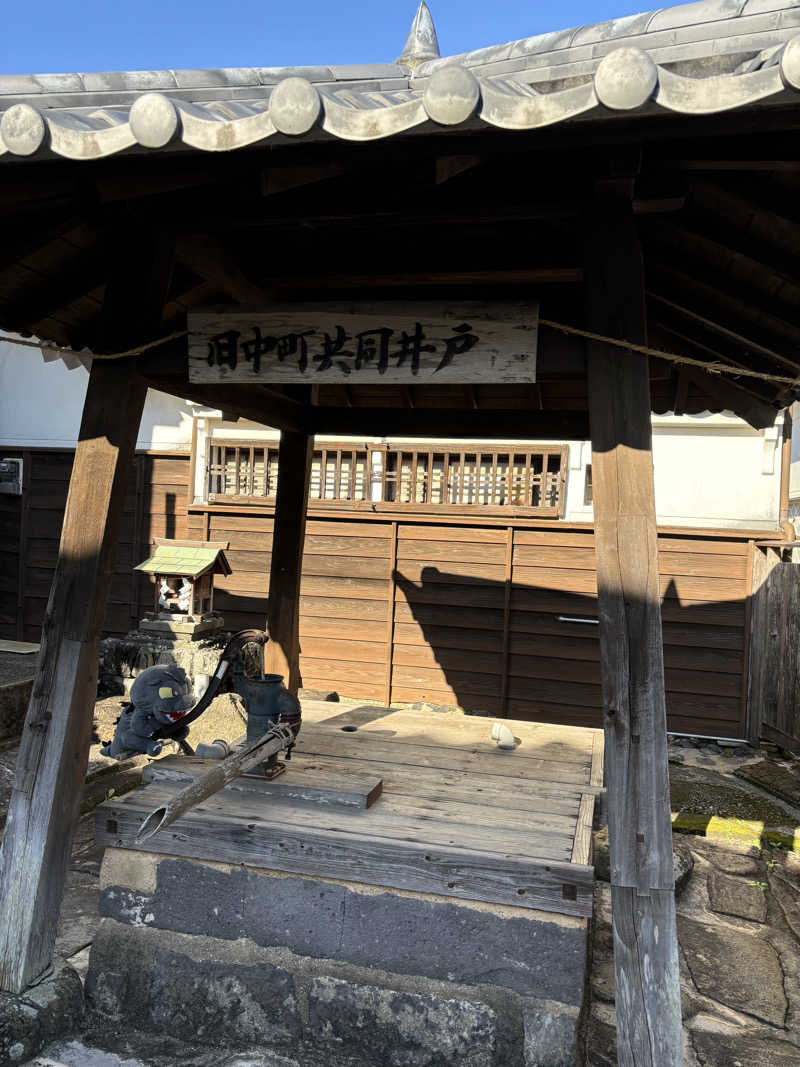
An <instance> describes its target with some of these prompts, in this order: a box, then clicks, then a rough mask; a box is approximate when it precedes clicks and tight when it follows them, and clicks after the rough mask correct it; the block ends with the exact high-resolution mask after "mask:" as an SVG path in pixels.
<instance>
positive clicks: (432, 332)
mask: <svg viewBox="0 0 800 1067" xmlns="http://www.w3.org/2000/svg"><path fill="white" fill-rule="evenodd" d="M538 317H539V316H538V306H537V305H535V304H533V305H531V304H527V305H525V307H524V308H516V307H515V308H507V307H502V308H501V307H494V308H493V307H492V305H476V306H474V307H472V308H470V307H469V306H467V305H461V306H460V307H458V308H452V309H451V308H444V307H443V306H442V305H438V306H435V305H426V304H416V305H399V306H398V305H396V304H393V305H387V310H386V312H385V313H383V312H382V310H381V307H380V305H378V306H375V305H372V306H370V309H369V312H367V313H362V312H361V311H359V312H355V313H354V312H353V311H352V310H351V309H350V308H348V306H347V305H344V306H343V307H342V309H341V310H337V308H335V307H334V308H331V306H330V305H327V306H326V307H325V308H316V309H315V308H314V307H313V306H309V305H305V306H303V307H299V306H298V305H295V306H294V307H292V308H291V310H287V309H271V310H269V311H244V310H239V309H237V310H236V311H231V310H230V309H229V308H226V309H224V310H222V309H220V310H205V311H195V312H190V313H189V316H188V323H189V380H190V381H192V382H223V381H224V382H229V383H234V382H264V383H272V384H277V383H289V382H304V383H308V384H314V385H322V384H325V383H331V382H333V383H340V384H349V385H357V384H359V383H363V384H378V383H385V384H392V383H401V384H405V385H414V384H416V385H422V384H423V383H426V382H431V383H441V384H465V383H475V384H483V383H492V382H494V383H516V382H534V381H536V344H537V327H538Z"/></svg>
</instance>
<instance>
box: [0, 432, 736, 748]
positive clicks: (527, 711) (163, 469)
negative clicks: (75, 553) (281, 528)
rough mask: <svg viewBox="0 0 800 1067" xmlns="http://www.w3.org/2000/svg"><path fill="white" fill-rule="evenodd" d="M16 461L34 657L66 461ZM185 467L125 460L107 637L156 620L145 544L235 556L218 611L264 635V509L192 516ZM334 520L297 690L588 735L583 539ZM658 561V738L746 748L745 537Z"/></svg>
mask: <svg viewBox="0 0 800 1067" xmlns="http://www.w3.org/2000/svg"><path fill="white" fill-rule="evenodd" d="M4 454H8V455H14V454H20V453H18V452H17V453H15V452H14V451H13V450H8V449H7V450H5V451H4ZM28 459H29V462H28V463H27V464H26V472H25V477H26V483H27V488H26V491H25V495H24V496H23V498H22V500H21V501H20V499H19V498H9V499H11V500H13V501H15V502H16V504H15V505H12V509H9V510H8V511H5V512H4V511H2V510H0V523H3V524H4V525H3V527H2V528H3V531H4V532H3V545H4V547H6V546H8V560H9V562H8V563H7V565H6V566H5V568H4V570H3V581H2V583H1V584H0V596H2V599H0V616H1V617H2V618H0V623H1V624H2V630H0V633H2V635H3V636H6V637H16V638H19V639H24V640H32V641H36V640H38V639H39V630H40V626H41V621H42V618H43V615H44V609H45V605H46V602H47V596H48V593H49V588H50V581H51V577H52V571H53V567H54V564H55V559H56V553H57V550H58V541H59V536H60V527H61V518H62V513H63V507H64V501H65V499H66V486H67V479H68V477H69V471H70V467H71V463H72V453H71V452H46V451H33V452H32V453H30V454H29V455H28ZM189 467H190V464H189V457H188V456H185V455H175V454H170V455H139V456H138V457H137V460H136V469H135V470H134V471H132V477H131V485H130V489H129V493H128V501H127V505H126V515H125V524H124V528H123V537H122V543H121V545H120V548H119V551H118V554H117V559H116V562H115V569H114V582H113V587H112V593H111V598H110V601H109V605H108V612H107V616H106V628H107V630H108V631H109V632H112V633H124V632H125V631H127V630H129V629H131V628H132V627H134V626H135V625H136V623H137V621H138V619H139V618H140V617H141V615H142V613H143V612H144V611H145V610H147V609H149V607H150V605H151V592H150V588H149V585H148V580H147V578H146V577H144V576H136V577H133V576H132V574H131V567H132V566H133V565H134V564H135V563H137V562H139V561H140V560H142V559H144V558H145V556H146V555H147V553H148V549H149V546H150V541H151V538H152V537H156V536H160V537H192V538H197V539H202V538H206V539H212V540H226V541H230V544H231V549H230V553H229V558H230V562H231V565H232V567H233V574H232V575H231V576H230V577H229V578H220V579H218V581H217V592H216V597H215V603H216V606H217V607H218V608H219V610H220V611H221V612H222V613H223V614H224V616H225V618H226V622H227V624H228V625H229V626H231V627H235V628H239V627H245V626H258V627H261V626H263V625H264V621H265V618H266V610H267V594H268V588H267V583H268V575H269V561H270V549H271V542H272V510H271V506H270V503H269V501H268V500H267V501H263V502H260V503H253V502H252V501H251V502H249V503H240V502H238V501H237V502H231V503H222V502H218V503H214V504H203V505H190V504H188V482H189ZM425 469H426V470H427V469H428V468H425ZM340 470H341V468H340ZM254 478H255V472H254ZM344 480H345V479H344V475H342V482H341V484H344ZM421 482H422V480H421V479H420V484H421ZM238 484H240V483H238ZM427 484H428V485H430V481H428V483H427ZM0 499H2V498H0ZM356 503H357V502H356ZM331 505H332V502H331V501H322V500H318V501H315V502H314V503H313V504H312V506H311V509H310V512H309V521H308V526H307V536H306V545H305V562H304V568H303V585H302V590H301V593H302V600H301V608H302V615H301V624H300V627H301V628H300V636H301V645H302V657H301V670H302V675H303V684H304V685H305V686H306V687H308V688H321V689H322V688H324V689H335V690H337V691H338V692H340V693H342V694H343V695H350V696H354V697H358V698H361V699H365V700H370V701H378V702H381V703H383V702H385V701H387V700H394V701H404V702H405V701H409V702H413V701H422V700H424V701H429V702H432V703H435V704H458V705H460V706H462V707H464V708H468V709H470V710H482V711H486V712H488V713H489V714H493V715H497V714H501V713H504V714H506V715H509V716H513V717H517V718H523V719H537V720H542V721H548V722H556V723H569V724H586V725H597V724H598V723H599V709H600V704H601V701H600V672H599V648H598V641H597V626H596V624H595V622H594V620H595V619H596V617H597V608H596V603H597V602H596V576H595V566H594V538H593V533H592V528H591V526H587V525H580V526H578V525H575V526H571V525H568V524H564V523H561V522H555V521H553V520H552V519H550V520H548V519H541V518H537V517H533V516H530V515H529V516H528V517H525V516H519V515H516V514H514V513H513V512H511V513H509V512H502V513H501V509H500V508H499V507H498V508H497V509H496V510H495V511H493V512H492V511H491V510H489V511H488V514H487V512H485V511H483V510H481V512H480V514H478V513H476V510H475V509H474V508H472V507H471V506H470V509H469V513H467V514H463V513H462V514H446V513H440V512H435V513H433V514H424V513H423V512H421V511H418V510H417V509H416V508H415V507H414V506H413V505H412V507H411V509H408V508H404V507H403V506H399V507H397V508H394V509H393V508H392V507H391V501H387V502H385V503H384V504H383V508H382V509H381V510H376V511H372V510H371V509H370V510H368V511H363V510H360V509H359V508H358V507H351V508H350V509H349V510H348V509H347V508H345V507H343V506H342V502H341V501H340V502H339V503H338V504H337V503H333V506H331ZM417 506H419V505H417ZM13 507H16V509H17V511H16V513H14V512H13ZM15 531H16V532H15ZM659 548H660V553H661V555H660V565H661V591H662V598H663V601H662V611H663V619H664V654H665V661H666V681H667V707H668V713H669V726H670V729H671V730H672V731H674V732H678V733H697V734H708V735H712V736H719V737H743V736H745V732H746V729H747V727H746V712H747V707H746V703H747V702H746V692H747V677H748V670H747V663H748V655H747V646H748V607H747V605H748V597H749V592H750V588H751V586H750V576H751V573H752V554H753V545H752V539H751V538H748V536H747V534H745V533H738V532H731V531H724V530H722V531H716V532H709V531H705V532H702V531H688V530H677V529H671V530H662V531H661V536H660V542H659ZM20 561H22V562H21V563H20ZM6 572H7V573H6ZM18 604H19V609H18V608H17V605H18Z"/></svg>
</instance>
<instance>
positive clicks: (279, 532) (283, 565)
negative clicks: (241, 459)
mask: <svg viewBox="0 0 800 1067" xmlns="http://www.w3.org/2000/svg"><path fill="white" fill-rule="evenodd" d="M313 452H314V438H313V437H312V436H311V435H310V434H307V433H296V432H293V431H291V430H283V431H282V432H281V446H280V451H279V453H278V489H277V493H276V496H275V521H274V524H273V530H272V560H271V562H270V569H269V606H268V615H267V630H268V631H269V636H270V641H269V644H268V645H267V651H266V657H265V666H266V670H267V672H268V673H269V674H280V675H282V676H283V681H284V684H285V685H286V687H287V689H290V690H291V691H292V692H293V693H296V692H297V690H298V687H299V685H300V640H299V620H300V572H301V570H302V566H303V542H304V540H305V532H306V511H307V510H308V486H309V482H310V480H311V457H312V455H313Z"/></svg>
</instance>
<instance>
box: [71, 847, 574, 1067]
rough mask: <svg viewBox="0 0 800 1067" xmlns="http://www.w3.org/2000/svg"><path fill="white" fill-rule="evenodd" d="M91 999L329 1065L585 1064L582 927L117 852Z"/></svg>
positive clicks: (213, 1039) (107, 864)
mask: <svg viewBox="0 0 800 1067" xmlns="http://www.w3.org/2000/svg"><path fill="white" fill-rule="evenodd" d="M101 885H102V894H101V913H102V914H103V916H104V919H103V923H102V926H101V929H100V931H99V933H98V935H97V937H96V938H95V941H94V944H93V946H92V951H91V957H90V965H89V974H88V977H87V985H86V991H87V998H88V1004H89V1008H90V1010H91V1011H92V1013H93V1015H94V1017H95V1018H96V1019H102V1018H105V1019H106V1020H108V1022H109V1023H111V1022H112V1020H113V1021H119V1020H121V1019H123V1018H127V1019H130V1020H133V1019H135V1020H137V1025H138V1026H145V1027H148V1028H149V1027H153V1028H156V1029H163V1030H164V1031H165V1032H169V1033H171V1034H173V1035H175V1036H176V1037H185V1038H187V1039H191V1040H195V1041H203V1042H207V1043H209V1044H214V1043H228V1044H238V1045H240V1046H241V1045H247V1044H249V1045H253V1044H256V1045H259V1046H262V1047H267V1048H272V1049H275V1050H277V1051H279V1052H280V1051H282V1052H285V1053H286V1054H288V1055H292V1054H293V1053H297V1052H298V1051H300V1050H303V1049H309V1050H312V1049H313V1050H315V1053H316V1054H319V1053H320V1052H324V1053H325V1058H326V1062H327V1063H329V1064H330V1065H331V1067H336V1065H338V1064H342V1065H344V1064H347V1065H355V1067H368V1065H369V1067H374V1065H375V1064H379V1063H380V1064H386V1065H387V1067H390V1065H391V1067H401V1065H409V1067H415V1065H420V1067H449V1065H451V1064H452V1065H456V1064H457V1065H459V1067H500V1065H503V1067H567V1065H572V1064H575V1063H578V1062H580V1061H579V1052H578V1048H577V1045H578V1033H579V1017H580V1011H581V1004H582V1002H583V993H584V985H585V977H586V966H587V931H588V920H586V919H583V918H578V917H574V916H564V915H556V914H553V913H550V912H544V911H534V910H531V909H523V908H517V907H508V906H503V905H495V904H486V903H476V902H471V901H461V900H453V899H450V898H444V897H438V896H435V895H433V894H426V893H415V892H405V891H400V890H395V889H391V890H390V889H382V888H376V887H373V886H366V885H362V884H357V883H352V882H344V881H336V880H332V879H322V878H312V877H306V876H298V875H290V874H284V873H278V872H273V871H267V870H262V869H256V868H245V867H242V866H234V865H230V864H224V863H212V862H205V861H204V862H199V861H194V860H187V859H176V858H172V857H165V856H159V855H156V854H154V853H149V852H140V851H134V850H128V849H115V848H110V849H108V850H107V851H106V855H105V859H104V862H103V869H102V875H101Z"/></svg>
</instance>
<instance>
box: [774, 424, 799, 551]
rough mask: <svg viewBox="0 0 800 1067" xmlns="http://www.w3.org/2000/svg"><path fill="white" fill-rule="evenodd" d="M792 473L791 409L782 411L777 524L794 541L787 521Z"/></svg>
mask: <svg viewBox="0 0 800 1067" xmlns="http://www.w3.org/2000/svg"><path fill="white" fill-rule="evenodd" d="M791 474H792V409H791V408H787V409H786V411H784V413H783V440H782V442H781V497H780V500H781V503H780V516H779V520H778V524H779V525H780V528H781V530H782V531H783V535H784V537H785V538H786V540H787V541H794V539H795V530H794V526H793V524H792V523H790V522H789V487H790V484H791Z"/></svg>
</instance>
